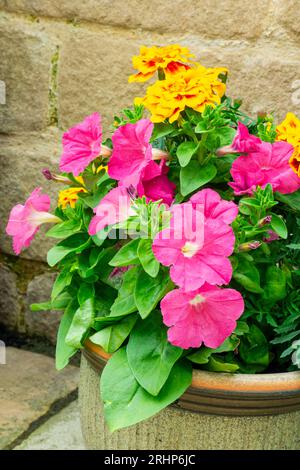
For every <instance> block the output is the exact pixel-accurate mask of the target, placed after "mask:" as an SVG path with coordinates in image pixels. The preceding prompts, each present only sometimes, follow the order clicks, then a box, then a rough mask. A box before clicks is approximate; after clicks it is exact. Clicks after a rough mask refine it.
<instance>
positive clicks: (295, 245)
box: [286, 243, 300, 250]
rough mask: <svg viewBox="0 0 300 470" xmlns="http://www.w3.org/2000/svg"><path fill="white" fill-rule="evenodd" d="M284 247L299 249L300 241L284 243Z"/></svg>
mask: <svg viewBox="0 0 300 470" xmlns="http://www.w3.org/2000/svg"><path fill="white" fill-rule="evenodd" d="M286 247H287V248H289V249H290V250H300V243H290V244H289V245H286Z"/></svg>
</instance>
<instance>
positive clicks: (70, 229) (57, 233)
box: [46, 219, 81, 238]
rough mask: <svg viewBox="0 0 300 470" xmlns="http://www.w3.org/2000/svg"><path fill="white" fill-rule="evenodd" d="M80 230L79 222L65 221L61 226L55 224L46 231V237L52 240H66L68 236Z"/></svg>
mask: <svg viewBox="0 0 300 470" xmlns="http://www.w3.org/2000/svg"><path fill="white" fill-rule="evenodd" d="M80 228H81V220H74V219H73V220H66V221H65V222H62V223H61V224H56V225H54V226H53V227H51V228H50V230H48V232H47V233H46V236H47V237H52V238H67V237H69V236H70V235H73V234H74V233H76V232H78V231H79V230H80Z"/></svg>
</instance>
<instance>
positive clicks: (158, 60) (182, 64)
mask: <svg viewBox="0 0 300 470" xmlns="http://www.w3.org/2000/svg"><path fill="white" fill-rule="evenodd" d="M192 57H194V55H193V54H191V53H190V51H189V49H188V48H187V47H182V46H179V45H178V44H173V45H171V46H162V47H158V46H152V47H146V46H142V47H141V48H140V55H137V56H133V58H132V64H133V67H134V68H135V69H136V70H138V73H136V74H134V75H131V76H130V77H129V79H128V81H129V82H146V81H147V80H149V78H151V77H152V76H153V75H154V74H155V72H156V71H157V70H163V71H164V72H165V74H166V75H168V74H174V73H177V72H178V71H180V70H186V69H189V68H190V66H189V65H188V64H193V65H198V64H197V63H196V62H194V61H193V60H191V58H192Z"/></svg>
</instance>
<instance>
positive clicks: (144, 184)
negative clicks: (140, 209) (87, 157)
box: [89, 119, 175, 235]
mask: <svg viewBox="0 0 300 470" xmlns="http://www.w3.org/2000/svg"><path fill="white" fill-rule="evenodd" d="M152 131H153V124H152V122H150V120H149V119H141V120H140V121H138V122H137V123H135V124H131V123H128V124H125V125H124V126H121V127H119V128H118V129H117V130H116V131H115V133H114V134H113V136H112V141H113V152H112V155H111V158H110V159H109V162H108V174H109V176H110V177H111V178H113V179H115V180H117V181H118V182H119V183H118V187H117V188H114V189H112V190H111V191H110V192H109V193H108V194H107V195H106V196H105V197H104V198H103V199H102V201H101V202H100V203H99V205H98V206H97V207H95V209H94V212H95V214H96V215H95V216H94V217H93V219H92V221H91V224H90V227H89V233H90V235H95V234H96V233H97V232H99V231H100V230H102V229H103V228H104V227H106V226H108V225H113V224H116V223H117V222H122V221H123V220H126V219H127V218H128V217H129V215H130V210H131V206H132V199H131V198H130V196H129V194H128V191H127V189H128V188H133V189H134V190H135V191H136V193H137V195H138V196H139V197H142V196H146V200H147V201H149V200H152V201H158V200H162V202H164V203H165V204H167V205H171V203H172V201H173V199H174V191H175V185H174V183H172V182H171V181H170V180H169V179H168V177H167V173H168V171H169V168H168V167H167V165H166V162H165V159H164V157H166V155H167V154H166V153H165V152H160V151H157V150H156V149H153V148H152V145H151V144H150V138H151V135H152ZM157 158H161V161H160V163H156V162H155V161H154V159H157Z"/></svg>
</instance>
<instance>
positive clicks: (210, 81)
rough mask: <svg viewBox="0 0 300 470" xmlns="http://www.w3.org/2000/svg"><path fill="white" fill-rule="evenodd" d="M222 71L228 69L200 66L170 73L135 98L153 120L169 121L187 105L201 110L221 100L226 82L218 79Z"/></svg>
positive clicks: (174, 118) (175, 117) (172, 120)
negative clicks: (144, 93) (173, 73)
mask: <svg viewBox="0 0 300 470" xmlns="http://www.w3.org/2000/svg"><path fill="white" fill-rule="evenodd" d="M221 73H227V69H225V68H206V67H203V66H199V67H197V68H196V69H189V70H185V71H184V72H180V73H177V74H176V75H170V76H168V77H167V78H166V80H159V81H157V82H156V83H154V85H151V86H150V87H149V88H148V89H147V92H146V96H145V97H144V98H136V103H137V104H143V105H144V106H145V108H147V109H148V110H149V111H150V113H151V120H152V122H163V121H164V120H165V119H169V121H170V123H172V122H174V121H176V120H177V119H178V118H179V115H180V113H181V112H182V111H183V110H184V109H185V108H186V107H189V108H192V109H195V110H196V111H199V112H202V111H203V110H204V108H205V107H206V106H207V105H210V106H215V105H216V104H219V103H220V102H221V98H222V96H223V95H224V93H225V90H226V85H225V84H224V83H222V82H221V81H220V80H219V75H220V74H221Z"/></svg>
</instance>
